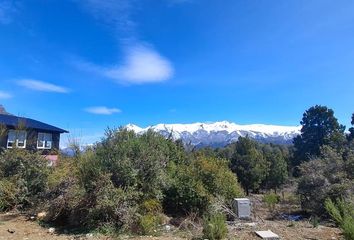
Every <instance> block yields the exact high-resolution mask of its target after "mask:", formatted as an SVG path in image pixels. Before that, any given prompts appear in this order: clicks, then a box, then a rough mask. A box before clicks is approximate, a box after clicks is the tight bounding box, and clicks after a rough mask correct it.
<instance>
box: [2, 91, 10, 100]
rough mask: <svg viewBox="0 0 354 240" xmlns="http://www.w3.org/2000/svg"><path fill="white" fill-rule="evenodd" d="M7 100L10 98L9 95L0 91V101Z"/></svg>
mask: <svg viewBox="0 0 354 240" xmlns="http://www.w3.org/2000/svg"><path fill="white" fill-rule="evenodd" d="M8 98H12V95H11V94H10V93H7V92H4V91H0V99H8Z"/></svg>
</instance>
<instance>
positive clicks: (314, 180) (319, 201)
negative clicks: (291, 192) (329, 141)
mask: <svg viewBox="0 0 354 240" xmlns="http://www.w3.org/2000/svg"><path fill="white" fill-rule="evenodd" d="M300 171H301V175H302V176H301V178H300V179H299V184H298V194H299V196H300V201H301V206H302V208H303V209H304V210H306V211H308V212H311V213H312V214H315V215H318V216H322V215H323V213H325V206H324V203H325V200H326V199H327V198H330V199H332V200H334V199H338V198H348V197H350V196H351V195H352V194H353V183H352V182H351V180H350V179H348V178H347V175H346V172H345V168H344V161H343V157H342V154H341V153H340V152H337V151H336V150H335V149H333V148H331V147H328V146H325V147H323V148H322V153H321V156H320V157H318V158H315V159H312V160H311V161H309V162H305V163H302V164H301V166H300Z"/></svg>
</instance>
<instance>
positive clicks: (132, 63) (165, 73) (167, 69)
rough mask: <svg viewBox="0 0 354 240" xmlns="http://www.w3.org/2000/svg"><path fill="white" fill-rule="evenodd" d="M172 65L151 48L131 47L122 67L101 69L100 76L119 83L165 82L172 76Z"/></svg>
mask: <svg viewBox="0 0 354 240" xmlns="http://www.w3.org/2000/svg"><path fill="white" fill-rule="evenodd" d="M173 72H174V70H173V67H172V64H171V63H170V62H169V61H168V60H167V59H166V58H165V57H163V56H161V55H160V54H159V53H158V52H157V51H155V50H154V49H153V48H148V47H145V46H142V45H140V46H137V47H131V48H129V49H127V54H126V56H125V60H124V62H123V64H122V65H119V66H115V67H110V68H106V69H103V71H102V74H103V75H105V76H106V77H108V78H111V79H114V80H117V81H119V82H125V83H131V84H141V83H152V82H162V81H166V80H168V79H169V78H171V77H172V76H173Z"/></svg>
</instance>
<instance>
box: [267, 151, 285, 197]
mask: <svg viewBox="0 0 354 240" xmlns="http://www.w3.org/2000/svg"><path fill="white" fill-rule="evenodd" d="M263 151H264V156H265V158H266V159H267V161H268V163H269V172H268V176H267V178H266V180H265V187H267V188H268V189H274V191H275V192H276V191H277V188H279V187H280V186H281V185H282V184H284V183H285V181H286V179H287V178H288V171H287V168H288V164H287V162H286V159H285V157H284V155H283V153H282V152H281V150H280V149H279V148H277V147H275V146H273V147H272V148H266V149H264V150H263Z"/></svg>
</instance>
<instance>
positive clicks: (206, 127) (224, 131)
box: [125, 121, 301, 147]
mask: <svg viewBox="0 0 354 240" xmlns="http://www.w3.org/2000/svg"><path fill="white" fill-rule="evenodd" d="M125 127H126V128H127V129H128V130H133V131H134V132H136V133H137V134H142V133H144V132H146V131H148V130H149V129H151V130H153V131H155V132H157V133H159V134H161V135H163V136H164V137H172V138H173V139H174V140H177V139H180V140H182V141H183V142H184V143H185V144H190V145H193V146H196V147H206V146H210V147H223V146H226V145H228V144H230V143H232V142H235V141H237V139H238V138H239V137H240V136H241V137H245V136H249V137H250V138H252V139H255V140H256V141H259V142H262V143H276V144H291V143H292V140H293V138H294V137H295V136H297V135H298V134H300V129H301V126H278V125H265V124H250V125H239V124H236V123H232V122H228V121H222V122H214V123H200V122H198V123H191V124H157V125H153V126H148V127H146V128H141V127H139V126H137V125H134V124H128V125H126V126H125Z"/></svg>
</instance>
